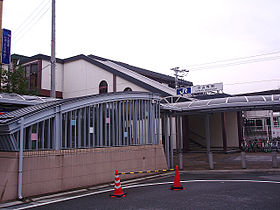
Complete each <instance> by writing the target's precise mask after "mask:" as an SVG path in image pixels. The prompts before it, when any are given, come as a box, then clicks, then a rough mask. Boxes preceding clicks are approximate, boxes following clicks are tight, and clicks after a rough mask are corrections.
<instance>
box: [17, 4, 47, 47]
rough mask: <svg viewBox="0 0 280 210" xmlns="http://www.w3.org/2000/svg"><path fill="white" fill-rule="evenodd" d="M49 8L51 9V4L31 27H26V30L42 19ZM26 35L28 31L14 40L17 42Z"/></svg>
mask: <svg viewBox="0 0 280 210" xmlns="http://www.w3.org/2000/svg"><path fill="white" fill-rule="evenodd" d="M49 9H50V6H49V7H48V8H47V9H46V10H45V12H44V13H43V14H41V16H40V17H39V18H38V19H37V20H36V22H34V23H33V24H32V25H31V26H29V28H26V30H30V29H31V28H32V27H33V26H34V25H35V24H37V23H38V22H39V21H40V20H41V18H42V17H43V16H44V15H45V14H46V13H47V12H48V11H49ZM25 35H26V33H22V34H21V36H18V37H16V38H15V40H14V42H15V43H17V42H18V41H19V40H21V39H22V38H23V37H24V36H25Z"/></svg>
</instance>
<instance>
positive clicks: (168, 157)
mask: <svg viewBox="0 0 280 210" xmlns="http://www.w3.org/2000/svg"><path fill="white" fill-rule="evenodd" d="M164 125H165V126H164V127H165V128H164V134H165V155H166V162H167V166H168V168H170V156H169V136H168V116H167V115H165V116H164Z"/></svg>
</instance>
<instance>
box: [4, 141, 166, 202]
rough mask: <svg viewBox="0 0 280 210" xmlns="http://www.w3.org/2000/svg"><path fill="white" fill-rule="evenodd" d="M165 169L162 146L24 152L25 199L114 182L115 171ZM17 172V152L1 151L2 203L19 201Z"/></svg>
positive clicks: (129, 176)
mask: <svg viewBox="0 0 280 210" xmlns="http://www.w3.org/2000/svg"><path fill="white" fill-rule="evenodd" d="M166 168H167V165H166V159H165V156H164V151H163V146H162V145H145V146H129V147H111V148H92V149H74V150H60V151H34V152H24V161H23V197H28V196H34V195H40V194H46V193H54V192H59V191H65V190H69V189H74V188H80V187H86V186H92V185H98V184H101V183H108V182H113V181H114V172H115V170H116V169H117V170H119V172H127V171H139V170H155V169H166ZM17 170H18V153H17V152H0V202H4V201H7V200H13V199H16V197H17V182H18V172H17ZM139 175H141V174H138V176H139ZM143 175H145V174H143ZM126 176H127V177H123V176H121V179H125V178H131V175H126Z"/></svg>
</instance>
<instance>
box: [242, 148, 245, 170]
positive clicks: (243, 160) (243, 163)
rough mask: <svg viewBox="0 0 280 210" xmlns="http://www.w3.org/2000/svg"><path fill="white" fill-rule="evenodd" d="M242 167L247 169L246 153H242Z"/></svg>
mask: <svg viewBox="0 0 280 210" xmlns="http://www.w3.org/2000/svg"><path fill="white" fill-rule="evenodd" d="M241 166H242V168H243V169H245V168H246V154H245V152H243V151H242V152H241Z"/></svg>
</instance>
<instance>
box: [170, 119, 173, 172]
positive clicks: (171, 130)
mask: <svg viewBox="0 0 280 210" xmlns="http://www.w3.org/2000/svg"><path fill="white" fill-rule="evenodd" d="M169 125H170V167H171V168H174V164H173V163H174V160H173V143H174V136H173V133H174V132H173V131H174V129H173V118H172V116H170V117H169Z"/></svg>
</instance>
